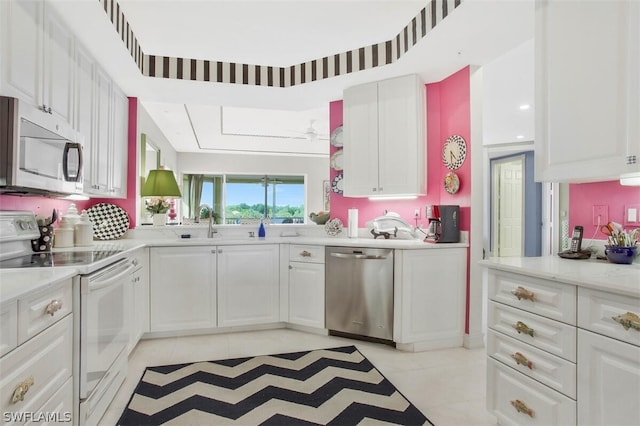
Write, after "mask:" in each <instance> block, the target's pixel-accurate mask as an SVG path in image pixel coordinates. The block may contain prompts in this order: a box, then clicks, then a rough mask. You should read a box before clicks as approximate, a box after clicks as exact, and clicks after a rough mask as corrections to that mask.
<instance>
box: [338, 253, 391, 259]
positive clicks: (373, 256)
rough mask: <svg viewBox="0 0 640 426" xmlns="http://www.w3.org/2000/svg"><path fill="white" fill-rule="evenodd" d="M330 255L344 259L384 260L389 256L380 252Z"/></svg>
mask: <svg viewBox="0 0 640 426" xmlns="http://www.w3.org/2000/svg"><path fill="white" fill-rule="evenodd" d="M329 255H330V256H333V257H339V258H342V259H363V260H384V259H386V258H387V256H383V255H380V254H352V253H329Z"/></svg>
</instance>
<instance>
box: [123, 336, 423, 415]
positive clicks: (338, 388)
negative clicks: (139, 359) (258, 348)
mask: <svg viewBox="0 0 640 426" xmlns="http://www.w3.org/2000/svg"><path fill="white" fill-rule="evenodd" d="M360 423H363V424H366V423H376V424H385V423H386V424H400V425H423V424H430V425H432V423H431V422H430V421H429V420H428V419H427V418H426V417H425V416H424V415H423V414H422V413H421V412H420V411H419V410H418V409H417V408H416V407H415V406H414V405H413V404H411V403H410V402H409V401H408V400H407V399H406V398H405V397H404V396H403V395H402V394H401V393H400V392H399V391H398V390H397V389H396V388H395V387H394V386H393V385H392V384H391V383H390V382H389V381H388V380H387V379H386V378H385V377H384V376H383V375H382V374H381V373H380V372H379V371H378V370H377V369H376V368H375V367H374V366H373V364H371V362H369V360H367V359H366V358H365V357H364V356H363V355H362V354H361V353H360V352H359V351H358V349H357V348H356V347H355V346H345V347H340V348H332V349H320V350H313V351H305V352H295V353H287V354H279V355H264V356H256V357H251V358H237V359H228V360H223V361H208V362H195V363H191V364H180V365H167V366H162V367H148V368H147V369H146V371H145V372H144V374H143V376H142V379H140V383H138V386H137V387H136V389H135V391H134V393H133V395H132V396H131V400H130V401H129V404H128V406H127V408H126V409H125V410H124V412H123V413H122V416H121V417H120V420H119V421H118V425H122V426H126V425H132V426H133V425H135V426H141V425H161V424H170V425H226V424H229V425H356V424H360Z"/></svg>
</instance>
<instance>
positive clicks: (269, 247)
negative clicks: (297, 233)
mask: <svg viewBox="0 0 640 426" xmlns="http://www.w3.org/2000/svg"><path fill="white" fill-rule="evenodd" d="M279 259H280V248H279V246H278V245H277V244H266V245H240V246H220V247H218V268H217V269H218V271H217V276H218V326H219V327H230V326H239V325H251V324H267V323H273V322H278V321H279V319H280V273H279V269H278V266H279Z"/></svg>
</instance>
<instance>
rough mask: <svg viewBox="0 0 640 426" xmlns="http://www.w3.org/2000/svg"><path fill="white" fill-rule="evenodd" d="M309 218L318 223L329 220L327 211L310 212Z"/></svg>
mask: <svg viewBox="0 0 640 426" xmlns="http://www.w3.org/2000/svg"><path fill="white" fill-rule="evenodd" d="M309 218H310V219H311V220H312V221H313V222H315V223H316V224H318V225H324V224H325V223H327V221H328V220H329V213H328V212H327V213H324V212H320V213H319V214H316V213H311V214H310V215H309Z"/></svg>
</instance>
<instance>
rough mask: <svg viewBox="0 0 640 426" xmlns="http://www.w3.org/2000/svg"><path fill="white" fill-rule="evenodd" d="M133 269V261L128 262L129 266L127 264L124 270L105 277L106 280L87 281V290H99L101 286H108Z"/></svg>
mask: <svg viewBox="0 0 640 426" xmlns="http://www.w3.org/2000/svg"><path fill="white" fill-rule="evenodd" d="M134 269H135V265H134V264H133V263H129V266H127V268H126V269H125V270H124V271H122V272H120V273H119V274H117V275H114V276H113V277H110V278H107V279H106V280H96V281H89V286H88V290H89V291H90V292H91V291H95V290H100V289H101V288H105V287H109V286H110V285H112V284H113V283H114V282H116V281H119V280H120V279H122V278H123V277H125V276H126V275H129V274H130V273H131V272H132V271H133V270H134Z"/></svg>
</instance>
